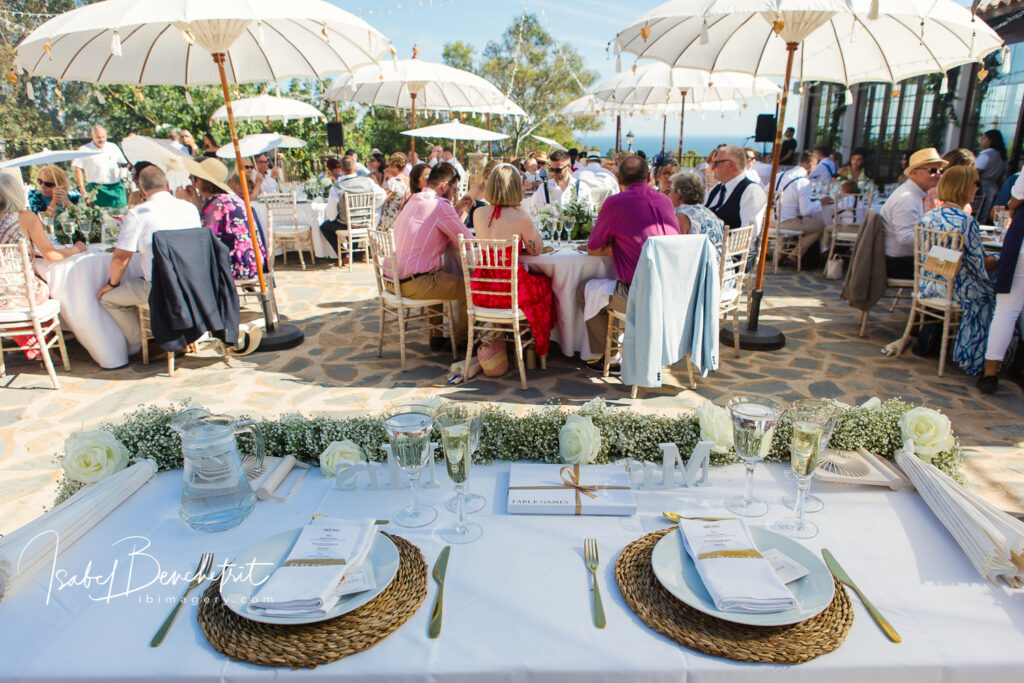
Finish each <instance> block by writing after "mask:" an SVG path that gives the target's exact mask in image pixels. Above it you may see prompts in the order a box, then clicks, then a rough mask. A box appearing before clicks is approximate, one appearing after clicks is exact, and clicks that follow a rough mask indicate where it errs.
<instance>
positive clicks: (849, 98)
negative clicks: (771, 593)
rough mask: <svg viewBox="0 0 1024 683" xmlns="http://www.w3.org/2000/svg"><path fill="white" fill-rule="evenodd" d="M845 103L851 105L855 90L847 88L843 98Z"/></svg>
mask: <svg viewBox="0 0 1024 683" xmlns="http://www.w3.org/2000/svg"><path fill="white" fill-rule="evenodd" d="M843 104H844V105H846V106H847V107H849V106H850V105H852V104H853V91H852V90H850V89H849V88H847V89H846V95H845V97H844V98H843Z"/></svg>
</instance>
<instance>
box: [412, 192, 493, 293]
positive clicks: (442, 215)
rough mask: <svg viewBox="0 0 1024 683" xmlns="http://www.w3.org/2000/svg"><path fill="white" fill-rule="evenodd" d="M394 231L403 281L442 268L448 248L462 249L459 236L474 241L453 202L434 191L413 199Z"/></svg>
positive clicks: (413, 196)
mask: <svg viewBox="0 0 1024 683" xmlns="http://www.w3.org/2000/svg"><path fill="white" fill-rule="evenodd" d="M392 230H393V232H394V235H395V254H396V256H397V257H398V277H399V279H404V278H407V277H409V276H410V275H416V274H418V273H429V272H431V271H434V270H437V269H438V268H440V267H441V256H442V255H443V254H444V251H445V249H447V248H448V245H449V244H450V245H451V246H452V247H453V248H455V249H458V247H459V235H462V236H464V237H465V238H466V239H473V233H471V232H470V231H469V230H468V229H467V228H466V226H465V225H464V224H463V222H462V220H460V219H459V214H457V213H456V212H455V208H454V207H453V206H452V205H451V202H449V201H448V200H447V199H442V198H440V197H438V196H437V193H436V192H434V191H433V190H431V189H430V188H424V189H423V190H422V191H420V192H418V193H416V194H414V195H412V196H411V197H409V201H408V202H407V203H406V205H405V208H403V209H402V213H400V214H398V218H396V219H395V226H394V228H393V229H392Z"/></svg>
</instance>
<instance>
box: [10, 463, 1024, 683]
mask: <svg viewBox="0 0 1024 683" xmlns="http://www.w3.org/2000/svg"><path fill="white" fill-rule="evenodd" d="M442 470H443V468H442ZM783 470H784V467H783V466H781V465H774V466H770V467H765V466H759V467H758V470H757V474H756V477H755V479H756V484H755V494H757V495H760V496H763V497H764V498H765V499H766V500H768V501H769V502H770V503H771V507H770V509H769V512H768V515H767V516H766V517H762V518H760V519H758V520H755V523H756V524H768V523H771V522H772V521H774V520H775V519H777V518H779V517H780V516H783V514H785V513H786V512H787V511H786V510H785V509H784V508H783V507H782V506H781V505H780V504H778V502H777V501H778V498H779V496H780V495H781V494H782V493H783V492H784V491H789V490H791V489H792V488H793V487H794V486H795V484H794V483H793V482H792V481H788V480H786V479H784V477H783ZM438 478H439V479H440V480H441V482H442V488H440V489H424V490H423V491H422V493H423V495H422V500H423V502H425V503H429V504H431V505H434V506H435V507H438V508H439V510H440V512H439V517H438V520H437V522H435V523H434V524H433V525H431V526H428V527H426V528H425V529H422V530H408V529H403V528H401V527H397V526H389V527H388V528H387V529H386V530H387V531H388V532H390V533H394V534H398V535H400V536H403V537H405V538H406V539H408V540H409V541H411V542H412V543H414V544H416V545H417V546H419V547H420V549H421V550H422V551H423V553H424V555H425V558H426V560H427V562H428V564H429V565H430V566H433V563H434V561H435V560H436V558H437V555H438V553H439V552H440V550H441V548H442V547H443V545H444V542H443V541H442V540H441V539H440V538H439V537H438V536H437V532H438V529H439V528H440V526H441V525H447V524H450V523H451V522H452V521H453V520H454V516H453V515H452V514H450V513H448V512H447V511H445V510H444V509H443V507H442V505H443V502H444V500H446V499H447V498H448V497H449V496H450V495H451V488H450V485H449V484H448V482H447V478H446V477H445V476H444V474H443V472H439V474H438ZM711 480H712V483H713V484H714V486H713V487H711V488H701V489H695V490H692V491H691V490H688V489H685V488H676V489H670V490H667V491H644V490H642V489H640V490H637V500H638V502H639V504H640V511H639V513H638V514H637V515H635V516H632V517H571V516H570V517H560V516H514V517H513V516H510V515H507V514H505V512H504V509H505V505H506V494H505V487H506V486H507V484H508V465H507V464H497V465H495V466H492V467H476V468H474V470H473V476H472V477H471V481H470V488H471V489H472V490H475V491H478V492H480V493H482V494H484V495H485V496H486V497H487V499H488V506H487V508H485V510H484V511H483V512H480V513H477V514H474V515H472V516H471V517H472V519H473V520H474V521H476V522H478V523H480V524H481V526H482V527H483V529H484V535H483V537H482V538H481V539H480V540H479V541H477V542H476V543H473V544H470V545H466V546H458V545H456V546H454V547H453V548H452V552H451V559H450V562H449V565H448V576H447V579H448V581H447V587H446V589H445V601H444V621H443V631H442V634H441V637H440V638H438V639H436V640H430V639H428V638H427V626H428V623H429V616H430V607H431V603H432V601H433V598H434V594H435V592H436V587H435V584H434V582H433V580H430V583H429V587H428V593H427V599H426V600H425V601H424V603H423V605H422V606H421V607H420V608H419V610H418V611H417V612H416V614H415V615H414V616H413V617H412V618H411V619H410V620H409V621H408V622H406V623H405V624H404V625H403V626H401V627H400V628H399V629H398V630H397V631H396V632H395V633H393V634H392V635H390V636H389V637H388V638H386V639H385V640H383V641H382V642H381V643H379V644H378V645H376V646H375V647H373V648H371V649H369V650H367V651H365V652H361V653H359V654H356V655H353V656H350V657H346V658H345V659H342V660H341V661H338V662H334V663H332V664H327V665H323V666H320V667H318V668H316V669H314V670H302V671H292V670H290V669H287V668H277V669H271V668H264V667H259V666H255V665H251V664H244V663H238V662H233V661H231V660H229V659H228V658H227V657H225V656H224V655H221V654H220V653H218V652H216V651H215V650H214V649H213V648H212V647H211V646H210V645H209V644H208V643H207V641H206V639H205V638H204V637H203V635H202V632H201V631H200V629H199V625H198V623H197V621H196V609H197V601H198V599H199V592H200V591H197V592H195V593H193V595H192V596H190V604H188V606H187V607H186V608H184V609H183V610H182V612H183V613H182V614H180V615H179V617H178V620H177V622H176V623H175V625H174V627H173V629H172V630H171V632H170V634H169V635H168V636H167V640H166V641H165V642H164V644H163V645H162V646H161V647H159V648H156V649H152V648H150V647H148V642H149V639H150V638H151V637H152V635H153V633H154V632H155V631H156V629H157V628H158V627H159V625H160V624H161V622H162V621H163V619H164V617H165V616H166V614H167V613H168V611H169V610H170V609H171V607H172V606H173V604H174V602H175V601H176V599H177V598H178V597H179V596H180V595H181V592H182V591H183V589H184V584H183V583H179V584H177V585H171V584H170V583H169V581H168V580H167V579H166V578H165V579H164V581H159V580H154V577H155V576H157V572H158V571H164V572H168V573H169V572H173V571H177V572H180V573H184V572H191V571H192V570H193V568H194V567H195V563H196V561H197V559H198V557H199V555H200V554H201V553H202V552H205V551H213V552H215V553H216V558H215V559H216V561H223V560H224V559H226V558H228V557H233V556H235V554H237V553H239V552H240V551H241V550H242V549H244V548H246V547H247V546H249V545H251V544H252V543H254V542H257V541H259V540H261V539H264V538H267V537H269V536H271V535H274V534H277V533H279V532H280V531H283V530H286V529H290V528H297V527H299V526H301V525H303V524H305V523H307V522H308V521H309V519H310V516H311V515H312V514H313V513H314V512H321V513H325V514H332V515H346V516H367V515H368V516H371V517H377V518H382V519H386V518H389V517H390V516H391V515H393V514H394V512H395V511H396V510H397V509H399V508H400V507H402V506H404V505H405V504H407V502H408V495H409V492H408V490H399V491H376V492H371V491H365V490H357V491H338V490H337V489H336V488H333V485H332V483H331V480H325V479H324V478H323V477H321V475H320V473H319V472H318V471H314V472H312V473H310V475H309V476H307V477H306V479H305V481H304V482H303V483H302V484H301V486H300V490H298V491H297V492H296V494H295V495H294V496H293V497H292V499H291V500H290V501H289V502H288V503H277V502H264V503H259V504H258V505H257V506H256V510H255V511H254V512H253V514H252V516H251V517H250V518H249V519H247V520H245V522H243V523H242V524H241V525H240V526H238V527H236V528H235V529H232V530H229V531H225V532H222V533H218V534H204V533H200V532H196V531H192V530H191V529H189V528H188V527H186V526H185V525H184V524H183V523H182V521H181V520H180V519H179V518H178V503H179V499H180V494H181V473H180V472H168V473H164V474H161V475H159V476H158V477H157V478H156V479H155V480H154V481H153V482H151V483H150V484H148V485H147V486H146V487H145V488H143V489H142V491H140V492H139V493H138V494H136V495H135V496H134V497H133V498H131V499H130V500H128V501H127V502H126V503H125V504H124V505H123V506H122V507H121V508H119V509H118V510H116V511H115V512H114V513H113V514H112V515H111V516H110V517H109V518H107V519H106V520H104V521H103V522H101V523H100V524H99V525H97V527H96V528H94V529H93V530H92V531H91V532H90V533H89V534H88V535H87V536H85V537H84V538H83V539H82V540H81V541H79V542H78V543H77V544H76V545H74V546H72V547H71V548H69V549H68V550H66V551H65V552H64V553H63V554H61V555H60V557H59V558H58V559H57V560H56V563H55V566H54V571H53V572H52V573H51V572H48V571H47V572H43V573H42V574H40V575H39V576H37V577H36V578H35V580H34V581H33V582H32V583H31V584H30V585H28V586H26V587H25V588H23V589H22V590H20V591H18V592H16V593H15V594H13V595H11V596H10V597H9V598H7V599H6V600H4V601H3V602H0V633H2V634H3V637H2V638H0V661H2V662H3V666H2V667H0V677H2V678H16V679H46V680H54V681H59V680H67V681H72V680H73V681H85V680H95V681H109V680H113V679H116V678H120V679H122V680H154V681H155V680H189V681H227V680H232V681H234V680H256V679H259V680H270V679H275V680H278V679H280V680H299V679H310V678H318V679H323V680H333V679H344V680H351V681H368V680H372V681H376V682H383V681H430V682H432V683H435V682H444V681H474V682H476V681H526V680H529V681H531V682H533V681H556V680H557V681H579V682H581V683H583V682H586V683H591V682H593V681H601V682H603V681H608V682H609V683H611V682H613V681H614V682H620V681H630V682H632V681H645V682H648V683H660V682H662V681H664V682H666V683H668V682H670V681H671V682H673V683H676V682H678V681H684V680H685V681H687V683H719V682H722V683H725V682H726V681H728V682H737V681H739V682H742V681H757V682H758V683H763V682H765V681H769V682H775V681H778V682H780V683H782V682H786V683H790V682H792V683H803V682H807V683H821V682H822V681H828V682H829V683H846V682H849V683H863V682H864V681H871V682H872V683H883V682H885V681H899V682H900V683H906V682H917V681H936V682H939V681H941V682H942V683H952V682H957V681H963V682H965V683H967V682H971V683H974V682H976V681H985V682H986V683H993V682H997V681H1007V682H1010V681H1020V680H1021V672H1022V671H1024V648H1022V647H1021V643H1022V642H1024V638H1022V631H1024V594H1021V593H1020V592H1019V591H1018V592H1016V593H1012V592H1010V591H1008V590H1006V589H1003V588H997V587H994V586H991V585H989V584H986V583H983V582H982V580H981V579H980V578H978V576H977V575H976V574H975V573H974V571H973V569H972V568H971V566H970V565H969V563H968V562H967V560H966V559H965V557H964V556H963V554H962V553H961V552H960V550H959V549H958V548H957V547H956V546H955V545H954V543H953V541H952V540H951V539H950V537H949V534H948V533H947V532H946V531H945V529H944V528H942V527H941V526H940V525H939V524H938V522H937V521H936V520H935V518H934V516H933V515H932V513H931V511H930V510H928V508H927V507H926V506H925V505H924V503H923V502H922V501H921V499H920V498H919V497H918V496H917V494H916V493H914V492H911V491H899V492H892V491H888V490H887V489H871V488H854V487H843V486H838V485H825V484H821V483H817V482H816V484H815V489H814V492H815V493H817V494H819V495H821V496H822V497H823V498H824V501H825V509H824V511H823V512H820V513H817V514H814V515H811V516H810V517H811V519H812V520H813V521H814V522H815V523H817V524H819V525H820V526H821V529H822V530H821V534H820V535H819V536H818V537H817V538H814V539H811V540H809V541H805V542H804V544H805V545H806V547H808V548H809V549H811V550H812V551H813V552H815V553H817V552H818V551H819V549H820V548H822V547H828V548H829V549H830V550H832V552H833V553H834V554H835V555H836V557H837V558H838V560H839V561H840V563H841V564H842V565H843V566H844V568H845V569H846V570H847V571H848V572H849V573H850V575H851V576H852V577H853V578H854V580H856V581H857V583H858V584H859V585H860V587H861V588H862V589H863V590H864V591H865V592H866V593H867V595H868V596H869V597H870V598H871V600H872V601H873V602H874V603H875V605H876V606H877V607H878V608H879V609H880V610H881V611H882V612H883V614H885V615H886V616H887V617H888V618H889V620H890V621H891V622H892V624H893V626H894V627H895V628H896V629H897V630H898V631H899V633H900V635H901V636H902V637H903V642H902V643H899V644H896V643H891V642H889V641H888V640H887V639H886V638H885V636H884V635H883V634H882V633H881V631H880V630H879V629H878V627H877V626H876V625H875V623H874V622H873V621H872V620H871V618H870V616H869V615H868V613H867V611H866V610H865V609H864V607H863V605H862V604H861V603H860V602H859V600H858V599H857V598H856V597H855V596H854V597H851V599H852V603H853V610H854V613H855V619H854V623H853V626H852V628H851V629H850V632H849V635H848V637H847V639H846V642H845V643H844V644H843V645H842V646H841V647H840V648H839V649H838V650H836V651H835V652H833V653H831V654H828V655H825V656H822V657H820V658H818V659H815V660H813V661H811V662H809V663H806V664H802V665H799V666H779V665H757V664H743V663H738V662H733V661H729V660H725V659H718V658H714V657H710V656H706V655H703V654H700V653H697V652H694V651H691V650H688V649H685V648H683V647H681V646H679V645H678V644H676V643H674V642H672V641H670V640H669V639H667V638H665V637H663V636H660V635H658V634H656V633H654V632H653V631H651V630H650V629H649V628H648V627H647V626H645V625H644V624H643V623H642V622H641V621H640V620H639V618H637V617H636V615H634V614H633V613H632V611H631V610H630V609H629V608H628V607H627V606H626V604H625V602H624V601H623V599H622V596H621V595H620V593H619V591H618V588H617V586H616V584H615V574H614V563H615V560H616V558H617V556H618V554H619V552H620V551H621V550H622V548H624V547H625V546H626V545H627V544H628V543H630V542H632V541H633V540H635V539H637V538H639V537H640V536H641V535H643V534H644V533H646V532H649V531H653V530H656V529H663V528H666V526H667V525H666V523H665V522H663V520H662V518H661V517H660V515H659V513H660V512H661V511H662V510H675V511H678V512H684V513H685V512H688V511H689V512H694V511H698V510H701V511H703V510H705V509H708V508H706V507H704V506H711V505H714V504H717V502H718V501H720V500H721V498H722V497H723V496H725V495H728V494H732V493H736V492H739V491H740V490H741V488H742V468H741V467H740V466H732V467H729V468H725V469H715V470H713V471H712V473H711ZM360 485H361V486H362V485H365V481H362V482H361V483H360ZM586 537H593V538H596V539H597V541H598V544H599V548H600V555H601V566H600V570H599V572H598V581H599V584H600V588H601V593H602V596H603V598H604V605H605V611H606V613H607V618H608V626H607V628H605V629H603V630H598V629H596V628H594V627H593V624H592V621H591V619H592V617H591V614H592V613H591V595H590V590H589V575H588V572H587V571H586V570H585V568H584V566H583V559H582V541H583V539H584V538H586ZM133 553H134V555H133ZM133 558H134V564H133V565H132V564H131V563H132V559H133ZM115 560H116V561H117V566H116V571H114V569H113V567H114V562H115ZM90 562H91V565H90V564H89V563H90ZM130 565H131V566H130ZM112 572H113V580H112V581H108V580H107V578H108V577H110V576H111V574H112ZM87 576H89V577H93V578H91V579H88V580H87ZM72 577H77V581H76V582H72V581H71V578H72ZM86 582H88V585H87V586H86V585H83V584H85V583H86ZM147 584H148V585H147ZM61 586H64V587H63V588H62V587H61ZM129 591H130V592H129Z"/></svg>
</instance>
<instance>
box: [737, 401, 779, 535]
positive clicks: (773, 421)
mask: <svg viewBox="0 0 1024 683" xmlns="http://www.w3.org/2000/svg"><path fill="white" fill-rule="evenodd" d="M726 407H728V409H729V413H730V415H732V434H733V441H734V443H735V447H736V455H738V456H740V458H741V459H742V460H743V464H744V465H746V468H747V476H746V484H745V486H744V488H743V495H742V496H732V497H730V498H726V500H725V507H726V509H728V510H730V511H731V512H735V513H736V514H737V515H742V516H744V517H760V516H761V515H763V514H765V513H766V512H768V504H767V503H765V502H764V501H763V500H758V499H756V498H754V466H755V465H756V464H757V463H758V462H760V461H762V460H764V458H765V456H766V455H768V451H769V450H771V447H772V437H773V436H775V425H777V424H778V423H779V417H780V416H781V415H782V413H783V408H782V405H781V404H780V403H779V402H778V401H773V400H772V399H770V398H762V397H760V396H736V397H734V398H731V399H729V401H728V403H726Z"/></svg>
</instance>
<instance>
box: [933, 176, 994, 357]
mask: <svg viewBox="0 0 1024 683" xmlns="http://www.w3.org/2000/svg"><path fill="white" fill-rule="evenodd" d="M977 180H978V172H977V171H976V170H974V168H972V167H970V166H957V167H954V168H950V169H947V170H946V171H945V172H944V173H943V174H942V179H941V180H940V181H939V187H938V190H939V201H940V202H941V204H940V206H939V207H938V208H935V209H932V210H931V211H929V212H928V213H926V214H925V215H924V217H922V218H921V225H922V226H923V227H925V228H929V229H931V230H942V231H944V232H951V231H954V230H955V231H957V232H959V233H960V234H961V235H963V247H962V251H963V259H962V260H961V262H960V270H959V271H957V274H956V279H955V280H954V281H953V301H954V302H956V304H957V305H959V306H960V328H959V329H958V330H957V334H956V342H955V343H954V345H953V361H954V362H956V363H957V364H958V365H959V366H960V367H961V368H962V369H963V371H964V372H966V373H967V374H968V375H977V374H978V373H980V372H981V371H982V370H983V369H984V367H985V343H986V341H987V339H988V328H989V323H990V322H991V321H992V312H993V310H994V309H995V302H996V295H995V287H994V285H993V282H992V280H991V279H990V278H989V274H988V271H990V270H993V269H994V268H995V267H996V258H995V257H994V256H989V255H987V254H986V253H985V249H984V248H983V247H982V246H981V232H980V230H979V228H978V221H976V220H975V219H974V218H972V217H971V216H969V215H968V214H967V213H965V212H964V210H963V207H964V205H965V204H967V203H968V202H969V201H971V199H972V198H973V197H974V192H975V182H976V181H977ZM921 296H922V297H924V298H928V297H945V296H946V287H945V285H942V284H938V283H933V282H929V281H927V280H925V281H922V282H921Z"/></svg>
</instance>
